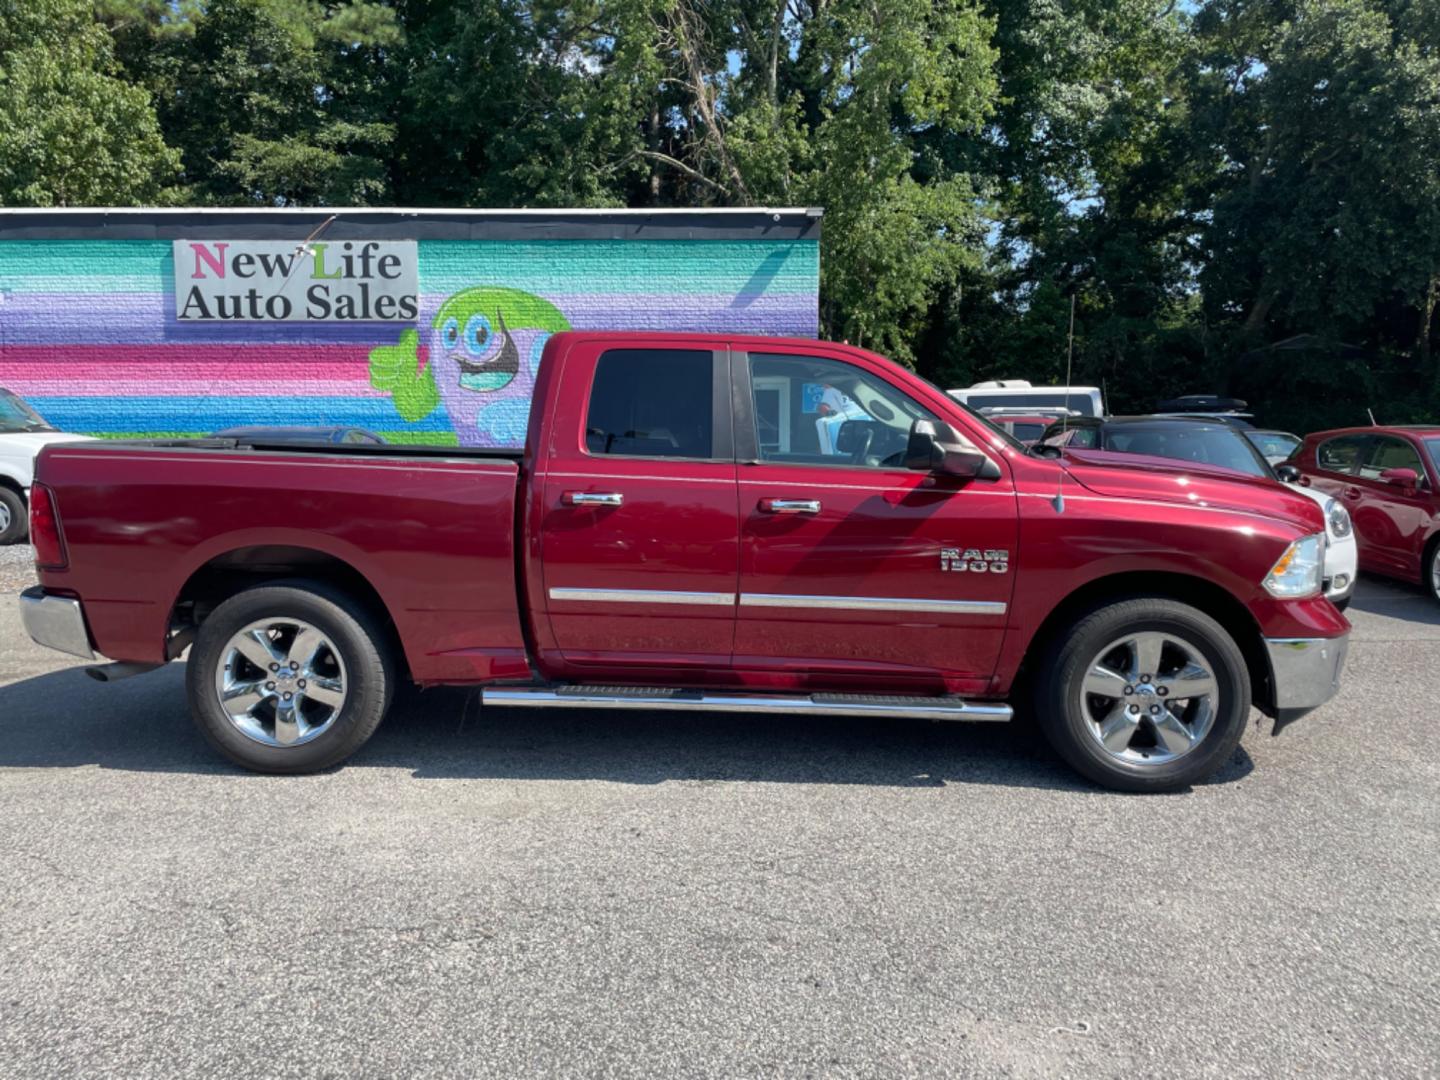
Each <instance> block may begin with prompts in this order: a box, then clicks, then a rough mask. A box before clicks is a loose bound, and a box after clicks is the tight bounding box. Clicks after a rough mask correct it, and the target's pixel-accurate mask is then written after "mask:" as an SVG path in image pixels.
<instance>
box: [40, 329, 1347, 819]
mask: <svg viewBox="0 0 1440 1080" xmlns="http://www.w3.org/2000/svg"><path fill="white" fill-rule="evenodd" d="M1094 458H1095V460H1090V461H1084V462H1073V461H1063V462H1062V461H1056V460H1053V459H1049V458H1043V457H1039V456H1036V455H1032V454H1030V453H1028V452H1027V451H1026V450H1025V448H1024V447H1022V446H1021V445H1020V444H1019V443H1017V442H1016V441H1014V440H1013V439H1012V438H1011V437H1010V436H1008V435H1006V434H1005V433H1004V432H1002V431H1000V430H999V429H997V428H995V427H993V426H992V425H990V424H988V423H987V422H985V421H984V420H983V419H982V418H980V417H979V416H977V415H976V414H974V413H972V412H970V411H969V410H967V409H966V408H965V407H964V406H962V405H960V404H959V403H958V402H956V401H955V400H953V399H952V398H950V397H948V396H947V395H946V394H944V393H943V392H942V391H940V390H938V389H936V388H935V387H933V386H931V385H930V384H929V383H927V382H925V381H924V380H922V379H919V378H917V377H916V376H915V375H914V374H912V373H910V372H908V371H906V370H905V369H903V368H901V367H899V366H898V365H895V364H892V363H891V362H889V361H888V360H885V359H884V358H882V357H879V356H876V355H875V354H873V353H868V352H865V351H863V350H861V349H856V348H852V347H849V346H846V345H836V344H828V343H825V342H820V341H813V340H801V339H783V338H745V337H723V336H720V337H717V336H713V335H710V336H706V335H683V334H624V333H591V332H583V333H562V334H556V335H555V336H554V337H552V338H551V339H550V340H549V341H548V342H547V343H546V345H545V351H544V353H543V356H542V363H541V366H540V370H539V375H538V378H537V382H536V387H535V396H534V401H533V405H532V407H531V410H530V421H529V429H528V432H527V434H526V443H525V448H524V451H523V453H522V452H520V451H514V452H511V451H499V450H488V451H487V450H479V449H475V450H467V449H460V448H423V447H406V446H378V445H377V446H328V445H314V446H298V445H295V444H284V443H281V444H270V443H266V442H263V441H262V440H252V441H251V442H250V443H249V444H247V445H236V444H230V443H227V442H224V441H222V440H213V439H211V440H188V441H187V440H150V441H136V442H129V443H124V442H121V443H106V444H104V445H97V444H82V445H78V446H74V447H50V448H48V449H46V450H45V451H44V452H42V454H41V457H40V463H39V470H38V475H37V482H36V484H35V488H34V490H35V492H36V495H35V497H34V499H33V501H32V508H31V526H32V533H33V536H34V544H35V551H36V557H37V563H38V564H39V568H40V582H41V584H40V586H39V587H37V588H34V589H31V590H29V591H27V592H26V593H25V594H24V596H23V598H22V611H23V613H24V619H25V625H26V628H27V629H28V630H29V632H30V634H31V636H32V637H34V638H35V640H37V641H39V642H41V643H42V644H46V645H50V646H52V647H54V648H57V649H60V650H63V651H66V652H69V653H72V654H74V655H77V656H81V657H83V658H85V659H86V660H92V661H93V660H96V659H97V657H96V654H97V653H98V654H103V656H105V657H107V658H109V659H110V660H112V661H115V662H116V663H114V664H111V665H108V666H98V667H95V668H93V669H92V671H93V672H94V674H95V675H96V677H98V678H101V679H103V680H109V679H114V678H119V677H123V676H125V675H130V674H134V673H136V672H138V671H144V670H147V669H149V668H153V667H158V666H160V665H161V664H162V663H165V662H166V661H168V660H169V659H171V658H174V657H178V656H180V654H181V653H182V651H183V650H185V649H186V648H187V647H188V648H189V656H188V661H187V673H186V674H187V692H188V695H189V702H190V710H191V713H192V715H193V716H194V717H195V719H196V721H197V723H198V724H199V726H200V729H201V731H202V732H203V733H204V734H205V736H206V737H207V738H208V739H209V740H210V741H211V743H212V744H213V745H214V746H215V747H216V748H217V749H218V750H219V751H220V752H222V753H224V754H226V755H227V756H229V757H230V758H231V759H233V760H234V761H237V762H239V763H241V764H243V765H246V766H248V767H250V768H253V769H257V770H260V771H264V772H280V773H298V772H309V771H314V770H317V769H324V768H327V767H329V766H331V765H334V764H336V763H338V762H340V761H342V760H344V759H345V758H346V757H347V756H348V755H349V754H351V753H353V752H354V751H355V750H357V749H358V748H359V747H360V746H361V745H362V744H363V743H364V742H365V740H366V739H367V738H369V736H370V734H371V733H372V732H373V731H374V730H375V727H376V725H378V724H379V723H380V721H381V719H382V718H383V716H384V714H385V712H386V709H387V707H388V705H389V702H390V698H391V696H392V694H393V693H394V690H395V687H396V684H397V683H398V682H399V681H401V680H402V679H404V680H411V681H414V682H416V683H419V684H421V685H437V684H452V685H453V684H458V685H470V686H478V687H481V688H482V689H481V700H482V702H484V703H485V704H487V705H490V706H496V707H501V708H519V707H522V706H523V707H544V708H582V709H587V710H592V711H594V710H600V709H664V710H670V711H676V712H686V711H696V710H737V711H742V712H751V713H760V714H764V715H766V716H770V717H773V718H774V719H773V720H772V721H771V722H772V723H779V722H783V720H782V718H783V717H786V716H790V715H800V714H804V715H811V716H832V717H844V716H868V717H876V716H908V717H924V718H927V719H932V720H961V721H967V720H981V721H995V720H1006V719H1009V718H1010V716H1011V706H1010V704H1009V702H1010V700H1011V699H1012V698H1014V697H1016V696H1021V695H1023V696H1024V697H1025V698H1026V699H1027V700H1028V701H1030V702H1033V703H1034V708H1035V710H1036V713H1037V716H1038V719H1039V722H1040V725H1041V727H1042V728H1043V730H1044V731H1045V732H1046V734H1047V735H1048V737H1049V739H1050V741H1051V743H1052V745H1054V746H1055V747H1056V749H1057V750H1058V751H1059V753H1060V754H1061V755H1062V756H1063V757H1064V758H1065V759H1066V760H1067V761H1069V762H1070V763H1071V764H1072V765H1074V766H1075V768H1077V769H1078V770H1079V771H1081V772H1082V773H1084V774H1085V775H1086V776H1089V777H1091V778H1092V779H1094V780H1097V781H1099V782H1101V783H1104V784H1108V785H1110V786H1112V787H1116V788H1123V789H1127V790H1137V791H1154V790H1169V789H1173V788H1176V787H1181V786H1184V785H1187V784H1190V783H1194V782H1195V781H1197V780H1199V779H1202V778H1203V777H1205V776H1208V775H1209V774H1210V773H1212V772H1214V771H1215V770H1216V769H1217V768H1219V767H1220V766H1221V765H1222V764H1224V763H1225V762H1226V761H1227V760H1228V759H1229V758H1230V755H1231V754H1232V753H1233V751H1234V749H1235V746H1236V744H1237V742H1238V741H1239V739H1240V737H1241V734H1242V733H1243V732H1244V730H1245V727H1246V725H1247V722H1248V717H1249V712H1250V707H1251V705H1252V704H1254V705H1257V706H1258V707H1259V708H1261V709H1262V710H1263V711H1265V712H1267V713H1268V714H1270V715H1271V716H1273V717H1275V721H1276V726H1277V728H1278V727H1279V726H1282V725H1283V724H1285V723H1288V722H1289V721H1291V720H1294V719H1296V718H1297V717H1299V716H1302V715H1304V714H1305V713H1306V712H1308V711H1310V710H1311V709H1313V708H1315V707H1316V706H1318V705H1320V704H1321V703H1323V702H1324V701H1326V700H1327V699H1329V698H1330V697H1331V695H1333V694H1334V693H1335V690H1336V687H1337V685H1338V680H1339V675H1340V668H1341V664H1342V662H1343V660H1344V656H1345V647H1346V640H1347V635H1348V633H1349V630H1350V625H1349V623H1347V622H1346V621H1345V617H1344V616H1343V615H1341V614H1340V613H1339V612H1338V611H1336V610H1335V607H1334V606H1333V605H1332V604H1331V603H1330V602H1329V601H1328V600H1326V599H1325V598H1324V597H1323V596H1322V595H1321V591H1320V590H1321V573H1322V559H1323V554H1324V529H1325V522H1324V519H1323V517H1322V515H1321V512H1320V509H1319V508H1318V507H1317V506H1316V504H1315V502H1314V501H1313V500H1311V499H1308V498H1306V497H1305V496H1304V495H1302V494H1300V493H1298V492H1294V491H1290V490H1288V489H1286V488H1283V487H1280V486H1279V485H1276V484H1274V483H1272V482H1271V481H1269V480H1262V479H1258V478H1248V477H1242V476H1239V475H1235V474H1216V473H1214V472H1210V471H1201V470H1193V469H1190V468H1188V467H1187V466H1186V465H1185V464H1184V463H1181V462H1165V461H1160V462H1159V463H1158V464H1157V465H1152V466H1145V467H1137V466H1136V465H1135V464H1134V460H1133V458H1128V457H1127V456H1126V455H1121V454H1114V455H1106V454H1098V455H1094ZM761 730H762V729H760V728H757V729H756V732H757V737H759V736H760V734H761Z"/></svg>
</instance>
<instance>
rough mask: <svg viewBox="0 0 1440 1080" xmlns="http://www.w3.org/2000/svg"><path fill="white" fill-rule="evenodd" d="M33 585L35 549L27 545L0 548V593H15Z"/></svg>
mask: <svg viewBox="0 0 1440 1080" xmlns="http://www.w3.org/2000/svg"><path fill="white" fill-rule="evenodd" d="M34 584H35V549H34V548H32V547H31V546H30V545H29V544H7V545H6V546H4V547H0V592H5V593H17V592H19V591H20V590H21V589H25V588H29V587H30V586H31V585H34Z"/></svg>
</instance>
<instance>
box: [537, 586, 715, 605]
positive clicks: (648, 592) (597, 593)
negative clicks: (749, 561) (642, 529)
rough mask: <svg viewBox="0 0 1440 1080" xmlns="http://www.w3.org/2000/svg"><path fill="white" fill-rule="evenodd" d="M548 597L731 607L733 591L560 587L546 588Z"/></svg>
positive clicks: (591, 600) (597, 601)
mask: <svg viewBox="0 0 1440 1080" xmlns="http://www.w3.org/2000/svg"><path fill="white" fill-rule="evenodd" d="M549 595H550V599H551V600H573V601H579V602H581V603H585V604H703V605H706V606H712V607H734V606H735V594H734V593H733V592H731V593H726V592H678V591H675V590H673V589H561V588H554V589H551V590H550V593H549Z"/></svg>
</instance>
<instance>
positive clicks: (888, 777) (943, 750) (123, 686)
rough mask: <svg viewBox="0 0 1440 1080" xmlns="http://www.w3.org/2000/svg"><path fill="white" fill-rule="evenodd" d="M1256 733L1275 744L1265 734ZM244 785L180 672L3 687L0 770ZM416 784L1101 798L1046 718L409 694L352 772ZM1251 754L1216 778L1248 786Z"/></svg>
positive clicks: (75, 674)
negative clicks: (582, 705) (557, 705)
mask: <svg viewBox="0 0 1440 1080" xmlns="http://www.w3.org/2000/svg"><path fill="white" fill-rule="evenodd" d="M1248 737H1249V738H1252V739H1253V738H1257V737H1261V735H1260V733H1258V732H1257V731H1256V730H1255V729H1254V728H1252V729H1251V731H1250V734H1249V736H1248ZM86 765H94V766H98V767H100V768H103V769H120V770H132V771H140V772H186V773H199V774H215V775H233V776H235V777H237V778H242V779H253V780H255V781H256V782H266V779H267V778H262V777H252V775H251V774H249V773H246V772H245V771H244V770H242V769H239V768H237V767H235V766H233V765H231V764H230V763H229V762H228V761H226V760H224V759H223V758H221V757H220V756H219V754H217V753H216V752H215V751H213V750H212V749H211V748H210V746H209V745H208V744H207V743H206V742H205V740H204V739H203V737H202V736H201V735H200V733H199V732H198V731H197V730H196V729H195V727H194V725H193V724H192V723H191V721H190V718H189V715H188V712H187V710H186V707H185V697H184V672H183V669H182V666H181V665H180V664H172V665H171V666H170V667H169V668H167V669H165V670H163V671H157V672H153V673H151V674H149V675H144V676H141V677H139V678H135V679H128V680H125V681H123V682H120V683H114V684H109V685H101V684H97V683H95V682H93V681H91V680H90V679H88V678H86V677H85V676H84V674H83V673H82V672H81V671H80V669H79V668H69V669H66V670H63V671H56V672H51V673H49V674H45V675H39V676H35V677H33V678H30V679H23V680H20V681H18V682H15V683H11V684H9V685H7V686H3V687H0V768H7V769H26V768H75V767H81V766H86ZM345 767H346V768H349V769H364V768H367V767H379V768H400V769H408V770H410V771H411V773H412V775H413V776H414V777H416V778H417V779H447V780H464V779H472V780H482V779H498V780H512V781H513V780H605V781H610V782H613V783H624V784H659V783H663V782H665V781H675V780H683V781H717V782H718V781H742V782H745V781H749V782H757V783H782V784H784V783H798V784H864V785H875V786H883V787H916V788H924V787H943V786H945V785H948V784H987V785H1000V786H1006V787H1029V788H1040V789H1052V790H1064V791H1076V792H1090V793H1095V794H1101V792H1100V791H1099V789H1098V788H1095V787H1093V786H1092V785H1090V784H1088V783H1087V782H1086V781H1084V780H1082V779H1080V778H1079V777H1077V776H1076V775H1075V774H1074V773H1073V772H1072V771H1071V770H1070V769H1069V767H1068V766H1066V765H1065V763H1064V762H1062V761H1060V760H1059V759H1058V758H1057V757H1056V756H1055V755H1054V754H1053V753H1052V752H1051V751H1050V750H1049V748H1048V747H1046V746H1045V745H1044V743H1043V740H1042V739H1041V736H1040V734H1039V732H1038V731H1037V730H1036V729H1035V727H1034V725H1033V723H1031V722H1030V721H1027V720H1025V719H1017V720H1016V721H1015V722H1014V723H1011V724H994V725H986V724H945V723H933V722H929V721H921V720H903V719H901V720H892V719H887V720H866V719H853V718H836V719H833V720H827V719H816V718H813V717H787V716H779V715H777V716H773V717H767V716H756V715H726V714H721V713H707V714H701V715H695V714H680V713H673V712H671V713H667V712H661V711H655V712H643V713H640V712H637V713H628V712H614V711H603V712H594V713H590V712H577V711H561V710H557V711H553V712H550V711H544V710H530V709H523V710H521V709H514V710H511V709H497V708H490V709H486V710H483V711H482V710H481V709H480V706H479V695H478V694H477V693H476V692H474V691H466V690H455V689H438V690H429V691H424V692H423V693H422V692H420V691H417V690H413V689H412V690H408V691H406V692H403V693H402V694H401V695H400V696H399V697H398V699H397V701H396V703H395V706H394V707H393V708H392V710H391V714H390V716H389V717H387V719H386V721H385V723H384V724H382V725H381V726H380V729H379V731H377V732H376V733H375V736H374V737H373V738H372V739H371V740H370V742H369V743H368V744H367V745H366V746H365V747H363V748H362V749H361V750H360V752H359V753H357V754H356V755H355V756H354V757H353V758H352V759H351V760H350V761H349V763H348V764H347V766H345ZM1253 767H1254V766H1253V763H1252V762H1251V759H1250V757H1249V755H1248V754H1246V753H1245V751H1244V749H1243V748H1241V749H1239V750H1237V751H1236V753H1235V755H1234V756H1233V757H1232V758H1231V760H1230V761H1229V762H1228V763H1227V764H1226V765H1225V767H1224V768H1223V769H1221V770H1220V772H1219V773H1217V774H1216V775H1215V776H1214V777H1212V778H1211V779H1210V780H1209V781H1207V783H1208V784H1223V783H1229V782H1233V781H1235V780H1238V779H1240V778H1242V777H1244V776H1246V775H1247V774H1248V773H1250V771H1251V770H1252V769H1253Z"/></svg>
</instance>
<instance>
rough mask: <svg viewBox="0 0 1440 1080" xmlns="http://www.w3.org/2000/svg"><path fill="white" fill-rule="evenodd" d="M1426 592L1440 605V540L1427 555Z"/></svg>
mask: <svg viewBox="0 0 1440 1080" xmlns="http://www.w3.org/2000/svg"><path fill="white" fill-rule="evenodd" d="M1424 585H1425V591H1426V592H1427V593H1428V594H1429V595H1430V599H1431V600H1434V601H1436V602H1437V603H1440V540H1437V541H1433V542H1432V543H1431V544H1430V549H1429V551H1427V552H1426V553H1425V578H1424Z"/></svg>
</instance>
